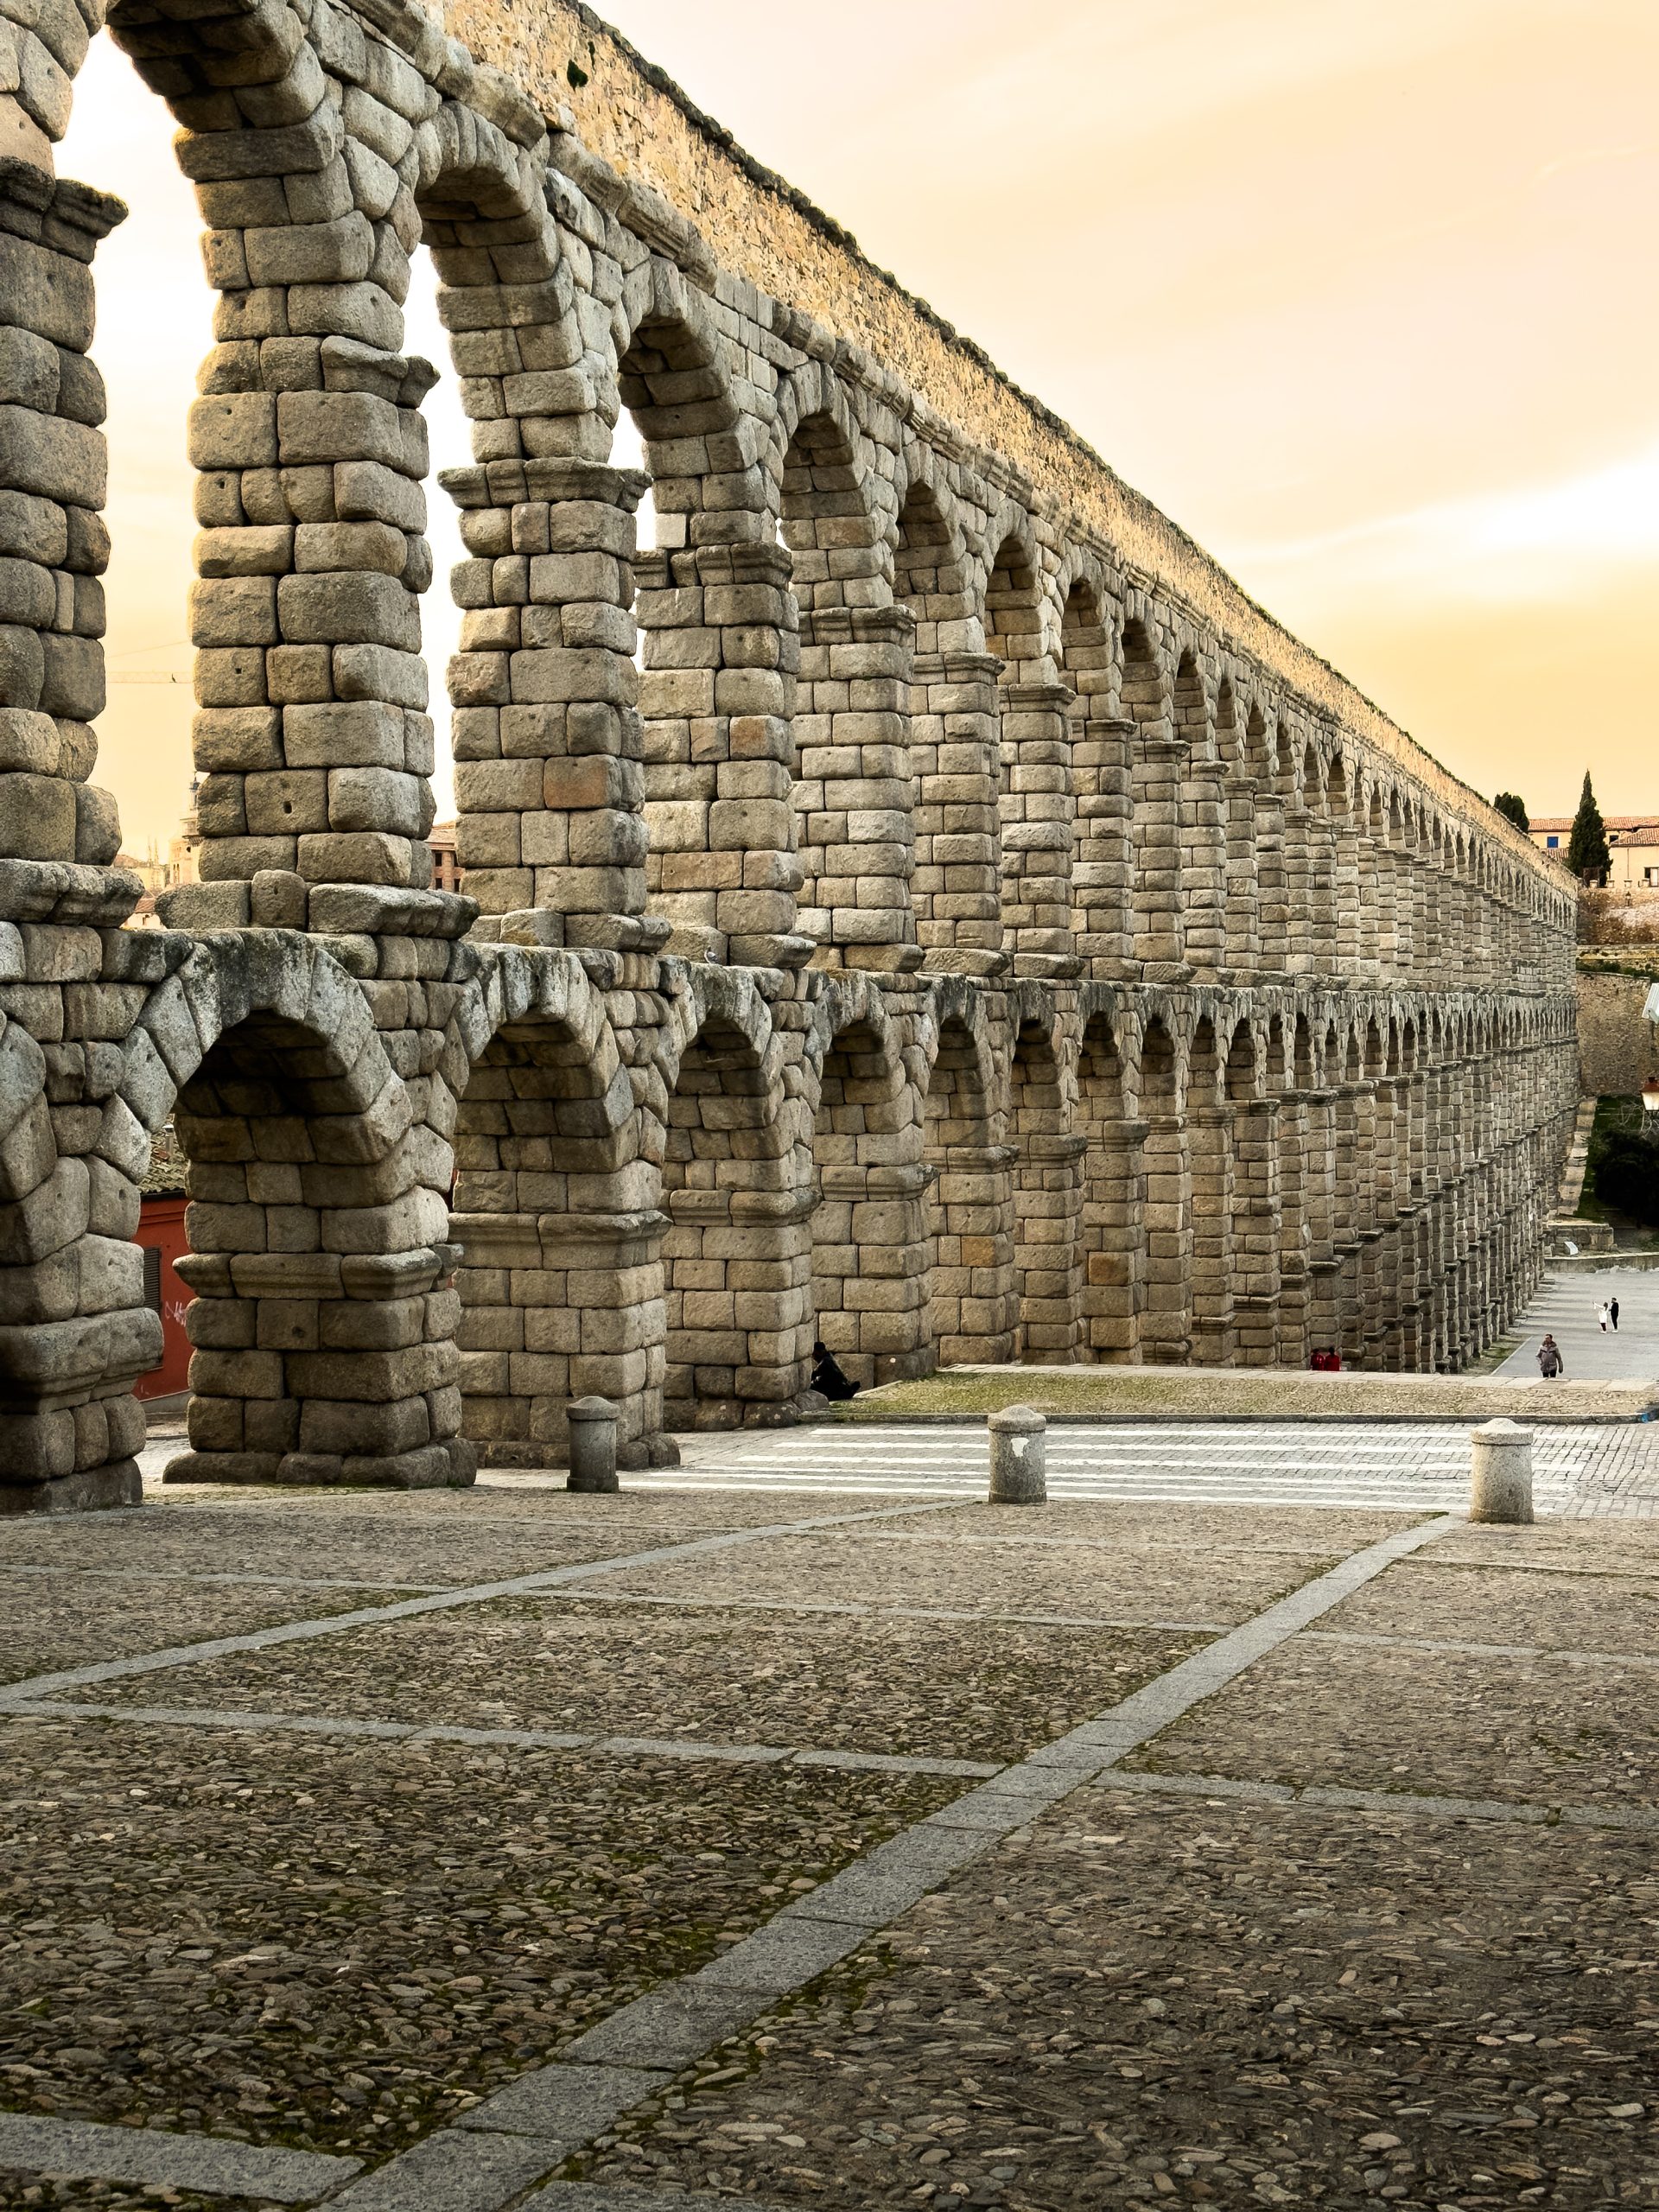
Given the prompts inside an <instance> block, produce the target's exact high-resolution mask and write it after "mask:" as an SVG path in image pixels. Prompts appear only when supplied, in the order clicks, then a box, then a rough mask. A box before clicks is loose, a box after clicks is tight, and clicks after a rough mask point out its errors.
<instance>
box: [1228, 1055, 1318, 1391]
mask: <svg viewBox="0 0 1659 2212" xmlns="http://www.w3.org/2000/svg"><path fill="white" fill-rule="evenodd" d="M1232 1114H1233V1128H1232V1138H1233V1167H1234V1198H1233V1211H1232V1224H1231V1226H1232V1286H1233V1319H1234V1331H1235V1338H1236V1346H1237V1357H1238V1358H1239V1359H1240V1360H1241V1361H1243V1363H1244V1364H1245V1365H1246V1366H1247V1367H1272V1366H1274V1365H1275V1364H1276V1363H1277V1362H1278V1359H1279V1357H1280V1350H1279V1346H1280V1326H1281V1290H1282V1278H1281V1272H1280V1270H1281V1240H1282V1238H1283V1235H1284V1217H1283V1214H1282V1211H1281V1199H1280V1170H1279V1108H1278V1103H1277V1102H1276V1101H1275V1100H1274V1099H1272V1098H1242V1099H1239V1100H1238V1101H1236V1103H1235V1104H1234V1106H1233V1109H1232ZM1296 1364H1297V1365H1298V1366H1300V1365H1302V1364H1303V1360H1302V1359H1300V1358H1299V1359H1298V1360H1297V1362H1296Z"/></svg>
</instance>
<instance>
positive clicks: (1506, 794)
mask: <svg viewBox="0 0 1659 2212" xmlns="http://www.w3.org/2000/svg"><path fill="white" fill-rule="evenodd" d="M1492 804H1493V805H1494V806H1495V807H1496V808H1497V810H1498V812H1499V813H1500V814H1501V815H1502V816H1503V819H1504V820H1505V821H1506V822H1513V823H1514V824H1515V826H1516V829H1531V827H1532V824H1531V823H1530V822H1529V820H1528V819H1527V807H1526V801H1525V800H1524V799H1523V798H1522V796H1521V794H1520V792H1519V791H1499V793H1498V795H1497V798H1495V799H1494V800H1493V801H1492Z"/></svg>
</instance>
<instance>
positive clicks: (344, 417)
mask: <svg viewBox="0 0 1659 2212" xmlns="http://www.w3.org/2000/svg"><path fill="white" fill-rule="evenodd" d="M189 143H190V144H191V145H193V146H194V147H197V148H200V147H203V146H205V145H208V144H215V145H217V144H221V143H224V142H223V141H221V140H219V139H217V138H215V139H213V140H202V139H198V140H194V141H192V142H189ZM187 151H188V148H187ZM187 166H188V163H187ZM217 189H219V190H221V191H222V190H223V189H224V188H217ZM323 227H325V226H316V228H318V229H321V228H323ZM216 235H217V238H219V239H221V240H222V239H223V238H225V237H226V236H231V235H234V234H233V233H224V232H221V233H218V234H216ZM250 235H252V233H250ZM309 235H310V231H309V228H306V229H302V230H289V231H287V232H279V231H272V232H266V233H264V236H266V237H269V238H274V239H280V240H283V241H287V242H291V241H294V240H296V239H298V238H302V237H307V236H309ZM213 243H214V240H213V239H210V241H209V244H210V248H211V247H212V246H213ZM337 243H338V245H339V250H340V251H341V252H342V253H344V252H346V251H347V246H346V240H345V239H344V238H343V237H342V238H341V239H340V240H339V241H338V242H337ZM273 251H274V252H275V253H276V254H277V259H278V262H279V265H282V266H284V267H285V266H287V265H289V264H288V263H287V262H286V260H285V259H283V256H285V255H286V253H287V251H288V246H287V244H284V245H282V246H280V247H277V248H274V249H273ZM359 274H360V272H359ZM291 289H292V291H293V293H294V294H296V295H302V296H304V297H305V299H306V300H307V301H308V302H309V304H308V306H306V307H304V308H302V306H301V305H300V302H299V300H298V299H297V298H296V299H295V300H293V301H292V302H291V309H290V315H289V327H290V329H291V332H292V335H291V336H290V337H289V338H288V339H287V340H284V341H283V346H280V347H277V346H274V345H272V346H264V345H262V344H260V343H258V342H257V341H256V340H253V339H243V338H238V339H235V340H228V341H227V342H226V343H224V344H221V345H219V346H216V347H215V348H214V350H213V353H211V354H210V355H209V356H208V359H207V365H206V366H205V367H204V369H203V371H202V374H201V378H200V383H201V390H202V397H200V399H198V400H197V401H196V402H195V404H194V406H193V408H192V409H191V412H190V437H189V448H190V458H191V460H192V461H193V462H194V465H195V467H196V468H197V470H198V472H199V474H198V477H197V484H196V512H197V518H198V519H199V520H200V522H201V524H203V529H202V531H201V535H200V537H199V538H198V539H197V541H196V563H197V571H198V575H199V579H200V581H199V582H197V583H196V585H195V587H194V590H193V592H192V594H191V630H192V636H193V639H194V644H195V645H196V648H197V653H196V697H197V701H198V702H199V705H200V713H199V714H198V715H197V717H196V724H195V757H196V766H197V767H198V768H199V769H200V770H201V771H202V780H201V783H200V787H199V789H198V791H197V794H196V818H197V823H198V825H199V827H200V831H201V839H202V842H201V845H200V852H199V855H198V865H199V867H200V872H201V881H200V883H199V884H190V885H186V886H183V887H180V888H178V889H175V890H174V891H172V892H170V893H167V894H166V895H165V897H164V899H162V901H161V902H158V903H160V904H161V905H162V906H163V907H164V910H165V912H166V916H167V918H168V922H169V923H170V924H172V925H174V926H175V927H183V928H194V929H213V928H221V929H222V928H236V927H243V926H246V925H249V924H250V923H251V924H256V925H264V924H270V925H285V926H289V927H296V926H297V927H308V928H311V929H314V930H320V931H330V932H338V931H356V932H362V931H364V930H365V928H366V929H367V930H370V931H380V930H385V931H389V932H391V934H395V935H404V934H409V933H410V931H411V930H412V929H418V930H419V931H426V930H427V929H428V928H433V927H435V928H436V929H438V930H439V931H442V928H444V927H448V926H452V925H453V918H452V917H445V916H444V915H443V910H442V907H438V908H435V909H433V914H434V916H435V917H436V920H435V921H434V920H432V919H429V918H426V917H425V916H424V912H423V902H424V901H426V900H427V899H428V898H429V896H438V895H441V894H430V884H431V854H430V851H429V848H428V846H427V843H426V833H427V831H428V829H429V828H430V827H431V823H432V794H431V787H430V783H429V778H430V775H431V772H432V766H433V734H432V724H431V721H430V720H429V717H428V715H427V713H426V705H427V690H426V669H425V664H424V663H423V660H422V658H421V652H420V646H421V618H420V598H419V594H420V593H421V591H422V590H423V588H425V586H426V584H427V582H429V578H430V575H431V554H430V551H429V548H428V546H427V543H426V538H425V535H424V531H425V527H426V500H425V494H424V493H423V489H422V486H423V480H424V478H425V475H426V468H427V442H426V424H425V422H424V420H423V417H422V415H421V411H420V410H421V402H422V400H423V398H424V397H425V396H426V393H427V392H428V391H429V390H430V388H431V385H432V383H433V380H434V377H435V371H434V370H433V368H432V367H431V365H430V364H429V363H428V362H425V361H423V360H419V359H415V358H412V357H406V356H405V355H404V354H401V353H392V352H390V351H388V350H386V348H385V345H384V343H383V342H381V341H380V340H377V339H375V338H374V337H373V336H372V335H371V333H372V331H374V330H378V329H379V328H380V327H381V325H382V322H383V321H384V318H382V317H381V316H379V315H378V313H368V312H366V310H365V314H364V315H358V314H356V313H355V312H354V311H353V310H352V309H351V308H348V307H346V306H345V305H344V304H342V311H341V313H342V320H341V321H334V320H333V319H332V315H333V310H332V309H331V308H329V307H327V305H326V304H323V303H322V302H323V298H324V296H325V295H327V294H328V293H329V292H330V291H331V289H334V290H338V291H339V292H340V293H341V294H342V295H350V294H355V293H367V292H369V291H371V290H372V289H373V288H372V287H370V286H367V285H353V284H351V283H346V282H344V281H342V282H341V283H340V284H339V285H338V286H337V287H332V288H331V287H330V286H329V285H327V284H319V285H316V286H315V287H310V286H305V285H301V284H297V283H296V284H295V285H294V286H293V287H292V288H291ZM260 296H261V295H259V294H257V293H256V294H253V295H242V296H238V295H232V296H231V297H232V299H235V298H238V297H241V298H243V299H247V298H252V297H260ZM280 297H281V291H280V288H279V289H278V290H277V298H278V299H280ZM226 304H228V302H226ZM267 304H269V303H268V302H267ZM385 307H386V308H387V309H388V311H389V312H390V313H391V314H392V315H393V316H394V318H395V310H391V302H389V301H386V302H385ZM308 326H309V327H311V328H312V329H314V330H315V329H318V328H325V329H327V330H329V331H330V333H331V334H330V335H327V336H317V335H313V336H309V337H302V336H301V335H299V332H300V331H301V330H302V329H304V328H305V327H308ZM220 327H221V328H223V327H227V326H226V324H225V322H224V321H223V318H221V324H220ZM342 327H344V328H345V329H347V330H349V331H350V332H351V333H352V334H351V335H344V334H340V331H341V328H342ZM512 613H514V615H515V616H516V610H512ZM480 658H481V659H482V660H484V661H486V662H487V664H489V667H490V669H491V671H492V676H493V677H497V676H499V669H500V667H501V666H502V664H504V659H505V657H504V656H501V655H498V654H495V653H493V652H491V653H485V654H483V655H481V656H480ZM486 691H487V694H488V696H489V697H490V699H491V702H493V703H499V698H500V697H505V692H501V693H500V694H499V696H498V693H497V690H495V689H493V688H491V686H490V685H489V684H486ZM458 703H461V704H470V703H473V701H472V700H471V699H470V698H467V697H466V696H461V697H460V698H459V699H458ZM338 887H351V889H352V892H353V894H354V895H353V896H352V897H350V898H348V899H345V900H342V899H340V897H339V896H337V895H336V894H337V890H338ZM416 916H419V917H422V918H421V919H420V920H419V921H418V922H416V921H415V920H413V919H412V918H413V917H416ZM370 917H372V918H370Z"/></svg>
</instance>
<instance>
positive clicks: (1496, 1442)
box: [1469, 1421, 1532, 1521]
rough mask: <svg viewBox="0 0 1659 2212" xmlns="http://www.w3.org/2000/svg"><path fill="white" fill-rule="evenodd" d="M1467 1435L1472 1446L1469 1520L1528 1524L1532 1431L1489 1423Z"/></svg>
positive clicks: (1529, 1516) (1505, 1424) (1512, 1425)
mask: <svg viewBox="0 0 1659 2212" xmlns="http://www.w3.org/2000/svg"><path fill="white" fill-rule="evenodd" d="M1469 1434H1470V1440H1471V1443H1472V1444H1473V1446H1474V1452H1473V1455H1472V1463H1471V1470H1470V1484H1469V1518H1470V1519H1471V1521H1530V1520H1531V1518H1532V1431H1531V1430H1530V1429H1529V1428H1522V1427H1520V1426H1519V1425H1518V1424H1517V1423H1516V1422H1515V1421H1487V1422H1486V1423H1485V1424H1484V1426H1483V1427H1480V1428H1474V1429H1471V1430H1470V1432H1469Z"/></svg>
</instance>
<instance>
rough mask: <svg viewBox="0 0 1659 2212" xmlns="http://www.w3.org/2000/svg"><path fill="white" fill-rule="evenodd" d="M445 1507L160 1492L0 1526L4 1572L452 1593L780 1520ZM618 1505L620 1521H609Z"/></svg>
mask: <svg viewBox="0 0 1659 2212" xmlns="http://www.w3.org/2000/svg"><path fill="white" fill-rule="evenodd" d="M442 1496H443V1494H442V1493H423V1494H422V1496H421V1497H420V1498H419V1499H418V1500H417V1501H411V1502H410V1504H409V1505H408V1507H407V1508H406V1510H405V1512H404V1515H403V1516H397V1515H395V1514H392V1513H390V1512H388V1511H387V1510H385V1508H384V1507H380V1508H376V1507H375V1505H374V1502H373V1494H372V1493H363V1492H356V1493H353V1495H352V1496H351V1497H349V1499H347V1498H342V1499H340V1501H339V1502H338V1504H337V1506H336V1511H335V1514H334V1516H329V1515H327V1514H326V1512H324V1513H320V1511H319V1508H318V1506H317V1503H316V1502H315V1500H313V1499H307V1500H305V1501H303V1502H302V1503H300V1504H299V1505H297V1506H296V1507H294V1508H292V1509H289V1508H288V1507H286V1505H285V1504H279V1503H274V1502H272V1501H271V1500H270V1499H269V1498H268V1497H262V1498H259V1499H258V1500H257V1502H250V1501H249V1500H248V1499H247V1497H246V1495H245V1494H244V1496H243V1497H242V1499H241V1501H240V1502H238V1503H219V1504H218V1505H213V1504H209V1503H204V1502H202V1500H200V1498H189V1499H188V1502H180V1494H179V1493H178V1492H177V1491H163V1492H162V1493H161V1494H160V1499H161V1502H159V1503H146V1504H145V1506H144V1507H143V1509H142V1510H140V1511H138V1512H136V1513H103V1514H98V1515H96V1516H88V1517H87V1518H86V1520H85V1521H83V1522H79V1523H78V1524H76V1532H75V1533H74V1534H73V1535H70V1534H69V1533H68V1525H67V1523H66V1522H61V1521H41V1520H35V1519H18V1520H15V1521H0V1567H5V1566H7V1565H10V1564H17V1565H39V1566H42V1567H61V1566H63V1565H64V1564H65V1563H66V1561H67V1560H69V1559H71V1558H73V1562H74V1563H75V1564H76V1565H77V1566H79V1567H81V1568H82V1569H86V1570H91V1569H94V1568H96V1569H100V1570H103V1571H105V1572H111V1573H119V1572H123V1571H124V1572H127V1573H192V1572H195V1573H200V1572H202V1571H204V1570H206V1569H207V1568H209V1567H210V1566H211V1568H212V1569H213V1571H217V1572H219V1573H263V1574H282V1575H293V1576H297V1577H299V1578H301V1579H302V1580H316V1579H317V1578H319V1577H323V1578H327V1579H328V1580H335V1581H351V1580H353V1579H354V1578H360V1580H361V1583H362V1584H365V1585H366V1584H372V1585H382V1586H384V1585H397V1586H418V1587H420V1588H423V1589H427V1588H439V1587H451V1588H459V1587H463V1586H466V1585H467V1584H469V1583H474V1582H484V1581H493V1580H506V1579H508V1578H510V1577H512V1576H514V1575H519V1574H530V1573H535V1572H536V1571H537V1569H538V1568H542V1567H557V1566H561V1565H563V1564H566V1563H575V1562H576V1561H578V1560H598V1559H604V1558H607V1557H608V1556H610V1555H611V1554H614V1553H616V1552H618V1551H626V1550H629V1549H631V1548H634V1547H635V1546H636V1545H642V1544H650V1543H654V1542H658V1541H663V1540H664V1537H667V1538H668V1539H669V1540H670V1541H672V1540H673V1538H675V1537H680V1536H691V1535H702V1534H705V1533H708V1532H709V1531H710V1530H715V1529H728V1528H747V1527H752V1526H753V1525H755V1524H756V1523H764V1522H769V1521H773V1520H776V1519H778V1518H779V1517H780V1516H779V1511H778V1503H777V1501H776V1500H775V1499H770V1500H768V1499H759V1498H748V1497H736V1498H725V1497H719V1498H716V1500H715V1510H712V1511H709V1510H700V1509H699V1507H698V1506H697V1505H696V1503H693V1502H691V1501H690V1500H684V1499H680V1498H664V1499H655V1498H653V1499H641V1500H637V1501H636V1500H634V1499H632V1498H627V1499H626V1500H624V1499H620V1498H591V1499H589V1498H584V1499H582V1500H577V1499H575V1498H572V1497H570V1496H569V1493H568V1492H566V1491H564V1490H563V1487H561V1488H560V1489H558V1490H556V1491H555V1490H552V1489H550V1488H546V1489H541V1490H531V1491H517V1492H503V1491H470V1492H461V1493H456V1494H455V1497H454V1500H451V1499H450V1498H448V1497H446V1498H445V1499H444V1502H443V1503H439V1504H434V1503H428V1502H427V1501H428V1498H429V1497H442ZM722 1505H729V1506H730V1507H731V1508H732V1509H733V1510H719V1509H720V1508H721V1506H722ZM578 1506H580V1508H581V1509H582V1510H572V1509H573V1508H576V1507H578ZM617 1507H621V1508H623V1509H624V1510H607V1509H612V1508H617ZM782 1517H785V1518H788V1517H791V1516H789V1515H787V1514H785V1516H782ZM323 1529H326V1530H327V1535H326V1538H322V1537H321V1531H322V1530H323Z"/></svg>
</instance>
